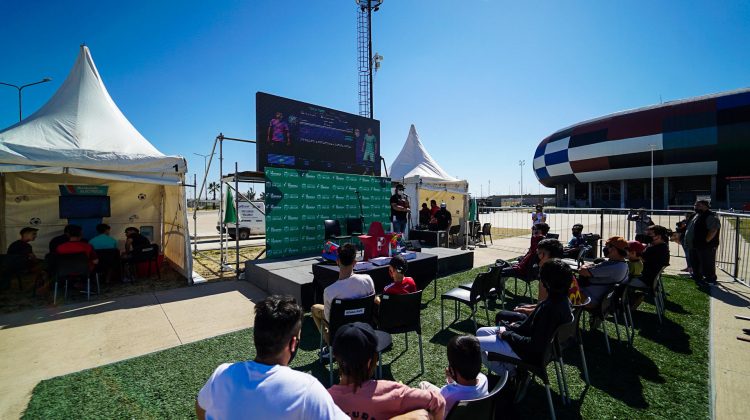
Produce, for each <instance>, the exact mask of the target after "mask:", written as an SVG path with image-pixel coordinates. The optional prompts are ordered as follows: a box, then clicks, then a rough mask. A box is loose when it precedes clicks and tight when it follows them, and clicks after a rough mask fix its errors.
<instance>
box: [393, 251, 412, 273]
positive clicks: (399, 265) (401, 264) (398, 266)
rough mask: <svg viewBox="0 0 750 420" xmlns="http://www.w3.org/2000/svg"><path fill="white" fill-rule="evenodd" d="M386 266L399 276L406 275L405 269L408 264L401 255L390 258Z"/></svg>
mask: <svg viewBox="0 0 750 420" xmlns="http://www.w3.org/2000/svg"><path fill="white" fill-rule="evenodd" d="M388 265H390V266H391V267H393V269H394V270H396V271H398V272H399V273H401V274H403V273H406V269H407V268H409V263H407V262H406V259H404V257H402V256H401V255H396V256H394V257H393V258H391V262H390V263H388Z"/></svg>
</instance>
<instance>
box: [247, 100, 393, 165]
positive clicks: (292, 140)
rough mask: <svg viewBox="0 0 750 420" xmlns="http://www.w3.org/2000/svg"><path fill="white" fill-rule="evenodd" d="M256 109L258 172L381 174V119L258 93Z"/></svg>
mask: <svg viewBox="0 0 750 420" xmlns="http://www.w3.org/2000/svg"><path fill="white" fill-rule="evenodd" d="M255 107H256V113H255V118H256V121H255V124H256V140H257V148H256V150H257V162H258V168H257V170H258V171H265V168H266V167H267V166H270V167H277V168H290V169H302V170H313V171H326V172H342V173H350V174H357V175H376V176H380V121H378V120H373V119H370V118H364V117H360V116H359V115H354V114H349V113H346V112H342V111H337V110H334V109H330V108H326V107H322V106H318V105H312V104H308V103H305V102H299V101H295V100H292V99H287V98H282V97H280V96H275V95H270V94H268V93H263V92H258V93H256V95H255Z"/></svg>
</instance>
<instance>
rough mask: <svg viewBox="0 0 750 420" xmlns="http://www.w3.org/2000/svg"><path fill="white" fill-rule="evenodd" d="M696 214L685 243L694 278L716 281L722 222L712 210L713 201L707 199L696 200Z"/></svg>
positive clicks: (703, 280) (688, 227) (691, 221)
mask: <svg viewBox="0 0 750 420" xmlns="http://www.w3.org/2000/svg"><path fill="white" fill-rule="evenodd" d="M694 210H695V215H694V216H693V218H692V219H690V221H689V222H688V225H687V229H686V230H685V245H686V246H687V248H688V250H689V251H688V256H689V257H690V266H691V267H692V268H693V280H695V281H698V282H706V283H708V284H715V283H716V248H718V247H719V236H720V235H719V231H720V230H721V222H720V221H719V218H718V217H716V213H714V212H712V211H711V203H709V202H708V201H706V200H698V201H696V202H695V207H694Z"/></svg>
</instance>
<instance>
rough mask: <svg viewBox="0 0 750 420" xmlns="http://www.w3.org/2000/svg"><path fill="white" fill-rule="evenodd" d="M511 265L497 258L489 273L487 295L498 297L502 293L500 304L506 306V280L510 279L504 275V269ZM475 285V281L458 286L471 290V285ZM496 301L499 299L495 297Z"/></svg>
mask: <svg viewBox="0 0 750 420" xmlns="http://www.w3.org/2000/svg"><path fill="white" fill-rule="evenodd" d="M508 266H510V264H508V262H506V261H505V260H497V261H496V262H495V264H493V265H491V266H490V269H489V271H488V272H489V273H490V275H491V276H490V277H491V280H490V286H491V288H490V290H489V291H488V292H487V297H488V298H490V297H495V298H497V295H498V294H499V295H500V304H501V305H502V306H503V308H505V281H506V280H507V279H508V277H503V269H504V268H506V267H508ZM473 285H474V282H471V283H464V284H461V285H459V286H458V287H460V288H462V289H464V290H471V287H472V286H473ZM495 302H497V299H495Z"/></svg>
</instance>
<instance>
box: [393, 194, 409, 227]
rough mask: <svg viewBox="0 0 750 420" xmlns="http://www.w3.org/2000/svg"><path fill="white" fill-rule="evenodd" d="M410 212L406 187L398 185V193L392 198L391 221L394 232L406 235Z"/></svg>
mask: <svg viewBox="0 0 750 420" xmlns="http://www.w3.org/2000/svg"><path fill="white" fill-rule="evenodd" d="M409 211H410V209H409V199H408V197H406V194H405V193H404V186H403V185H401V184H397V185H396V193H395V194H393V195H392V196H391V221H392V222H393V231H394V232H396V233H404V231H405V230H406V220H407V219H408V216H409Z"/></svg>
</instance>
